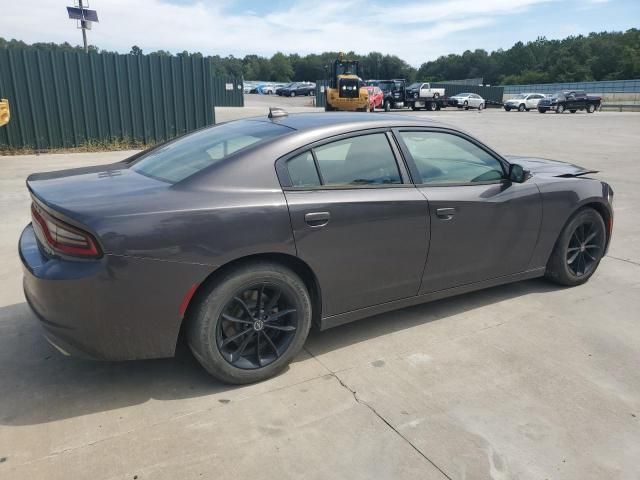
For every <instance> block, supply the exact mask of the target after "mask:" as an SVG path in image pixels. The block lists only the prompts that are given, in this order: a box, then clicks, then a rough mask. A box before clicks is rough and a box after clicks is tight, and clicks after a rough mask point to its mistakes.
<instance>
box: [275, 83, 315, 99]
mask: <svg viewBox="0 0 640 480" xmlns="http://www.w3.org/2000/svg"><path fill="white" fill-rule="evenodd" d="M276 93H278V95H282V96H283V97H299V96H303V95H307V96H311V95H315V94H316V84H315V83H311V82H296V83H293V84H291V85H288V86H286V87H283V88H282V89H277V90H276Z"/></svg>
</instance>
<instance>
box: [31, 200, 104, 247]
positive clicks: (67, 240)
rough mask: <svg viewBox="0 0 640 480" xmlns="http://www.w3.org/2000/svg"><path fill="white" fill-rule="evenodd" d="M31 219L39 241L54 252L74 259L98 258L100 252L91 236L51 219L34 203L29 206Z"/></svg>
mask: <svg viewBox="0 0 640 480" xmlns="http://www.w3.org/2000/svg"><path fill="white" fill-rule="evenodd" d="M31 218H32V219H33V226H34V228H35V229H36V234H37V236H38V238H39V239H40V241H41V242H43V243H46V244H47V245H48V246H49V247H51V248H52V249H53V250H54V251H55V252H58V253H61V254H63V255H72V256H75V257H99V256H100V250H99V249H98V246H97V245H96V242H95V240H94V239H93V237H92V236H91V235H89V234H88V233H86V232H83V231H82V230H80V229H78V228H75V227H72V226H71V225H69V224H67V223H64V222H63V221H61V220H58V219H57V218H54V217H52V216H51V215H49V214H48V213H47V212H46V211H44V210H43V209H42V208H40V207H39V206H38V205H36V204H35V203H32V204H31Z"/></svg>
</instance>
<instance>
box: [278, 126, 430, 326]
mask: <svg viewBox="0 0 640 480" xmlns="http://www.w3.org/2000/svg"><path fill="white" fill-rule="evenodd" d="M398 157H399V152H398V150H397V147H396V145H395V143H394V142H393V137H392V136H391V134H390V133H389V132H386V131H384V130H375V131H366V132H359V133H357V134H350V135H347V136H341V137H334V138H333V139H331V140H330V141H325V142H319V143H317V144H314V145H312V146H310V148H304V149H301V150H298V151H296V152H293V153H292V154H291V155H290V156H288V157H285V158H283V159H280V160H279V161H278V176H279V178H280V180H281V182H282V185H283V189H284V191H285V195H286V199H287V203H288V205H289V212H290V216H291V224H292V227H293V233H294V238H295V242H296V249H297V254H298V256H299V258H301V259H302V260H303V261H304V262H306V263H307V264H308V265H309V266H310V267H311V269H312V270H313V272H314V273H315V275H316V276H317V279H318V282H319V284H320V289H321V291H322V300H323V306H322V310H323V312H322V313H323V316H330V315H335V314H339V313H344V312H348V311H351V310H356V309H359V308H363V307H367V306H371V305H377V304H380V303H384V302H389V301H392V300H396V299H400V298H406V297H410V296H414V295H416V294H417V292H418V288H419V286H420V281H421V278H422V272H423V268H424V263H425V260H426V255H427V249H428V243H429V235H428V229H429V213H428V212H429V209H428V203H427V200H426V199H425V197H424V196H423V195H422V194H421V193H420V192H419V191H418V190H417V188H416V187H415V186H414V185H413V184H411V183H410V180H409V176H408V173H407V171H406V168H405V166H404V164H403V162H402V161H401V160H400V161H399V158H398Z"/></svg>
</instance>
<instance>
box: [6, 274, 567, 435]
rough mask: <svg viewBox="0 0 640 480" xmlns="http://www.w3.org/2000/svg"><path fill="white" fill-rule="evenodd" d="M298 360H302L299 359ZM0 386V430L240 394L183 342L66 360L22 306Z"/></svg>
mask: <svg viewBox="0 0 640 480" xmlns="http://www.w3.org/2000/svg"><path fill="white" fill-rule="evenodd" d="M557 288H558V287H555V286H553V285H551V284H549V283H546V282H544V281H542V280H530V281H526V282H519V283H515V284H510V285H504V286H501V287H495V288H491V289H488V290H483V291H479V292H474V293H471V294H467V295H463V296H458V297H453V298H450V299H445V300H440V301H437V302H433V303H430V304H423V305H418V306H415V307H410V308H406V309H403V310H399V311H396V312H390V313H386V314H382V315H378V316H375V317H371V318H368V319H365V320H361V321H359V322H355V323H352V324H349V325H344V326H341V327H337V328H333V329H330V330H327V331H324V332H319V331H312V333H311V336H310V338H309V341H308V350H309V351H310V352H311V353H312V354H313V355H320V354H325V353H327V352H331V351H332V350H337V349H340V348H344V347H346V346H348V345H352V344H356V343H359V342H363V341H366V340H369V339H371V338H375V337H377V336H380V335H386V334H389V333H392V332H397V331H401V330H404V329H407V328H411V327H414V326H416V325H420V324H424V323H427V322H433V321H436V320H446V318H447V317H449V316H453V315H457V314H460V313H464V312H467V311H471V310H474V309H477V308H481V307H483V306H485V305H488V304H492V303H495V302H499V301H502V300H507V299H510V298H515V297H520V296H523V295H527V294H530V293H537V292H544V291H550V290H554V289H557ZM306 358H308V356H307V357H306ZM304 360H305V355H302V356H301V358H300V359H298V361H304ZM283 375H287V372H285V373H283ZM280 380H281V379H280ZM0 385H1V388H2V395H1V396H0V425H36V424H41V423H48V422H53V421H56V420H61V419H67V418H73V417H79V416H83V415H87V414H92V413H98V412H103V411H109V410H114V409H117V408H122V407H127V406H131V405H137V404H142V403H145V402H147V401H149V400H150V399H154V400H179V399H185V398H195V397H202V396H206V395H212V394H216V393H218V394H219V393H221V392H230V391H231V390H233V389H236V388H242V387H233V386H229V385H224V384H221V383H219V382H217V381H215V380H213V379H212V378H211V377H209V376H208V374H207V373H206V372H205V371H204V370H203V369H202V368H201V367H200V366H199V365H198V363H197V362H196V360H195V359H194V358H193V356H192V355H191V353H190V352H189V350H188V348H187V347H186V346H185V345H184V342H180V343H179V347H178V351H177V353H176V356H175V357H174V358H169V359H162V360H145V361H134V362H92V361H85V360H79V359H74V358H69V357H65V356H63V355H61V354H60V353H58V352H57V351H55V350H54V349H53V347H51V345H49V344H48V343H47V342H46V341H45V340H44V338H43V337H42V335H41V330H40V326H39V325H38V323H37V320H36V319H35V317H34V316H33V314H32V313H31V312H30V310H29V308H28V307H27V305H26V304H25V303H19V304H15V305H9V306H5V307H0Z"/></svg>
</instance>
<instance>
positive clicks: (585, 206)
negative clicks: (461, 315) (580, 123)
mask: <svg viewBox="0 0 640 480" xmlns="http://www.w3.org/2000/svg"><path fill="white" fill-rule="evenodd" d="M589 173H593V172H592V171H589V170H587V169H584V168H581V167H577V166H575V165H570V164H566V163H562V162H556V161H552V160H542V159H533V158H523V157H507V156H502V155H500V154H498V153H497V152H495V151H493V150H492V149H491V148H489V147H488V146H486V145H484V144H482V143H481V142H479V141H478V140H476V139H475V138H473V137H471V136H470V135H468V134H466V133H464V132H461V131H460V130H457V129H455V128H453V127H450V126H447V125H444V124H440V123H437V122H433V121H431V120H423V119H419V118H414V117H410V116H403V115H391V114H381V115H365V114H357V113H318V114H300V115H291V116H287V115H286V113H285V112H274V114H273V115H270V118H267V117H264V118H253V119H247V120H241V121H237V122H230V123H226V124H221V125H217V126H213V127H209V128H205V129H202V130H199V131H197V132H194V133H191V134H189V135H186V136H184V137H182V138H179V139H176V140H173V141H171V142H168V143H166V144H164V145H160V146H158V147H156V148H152V149H150V150H148V151H146V152H143V153H141V154H138V155H135V156H133V157H131V158H129V159H127V160H124V161H122V162H119V163H116V164H113V165H109V166H96V167H90V168H80V169H74V170H66V171H61V172H52V173H41V174H34V175H31V176H30V177H29V178H28V181H27V185H28V188H29V191H30V194H31V196H32V200H33V203H32V208H31V213H32V222H31V223H30V224H29V225H28V226H27V227H26V228H25V230H24V232H23V233H22V236H21V238H20V244H19V251H20V256H21V259H22V263H23V265H24V290H25V295H26V298H27V301H28V303H29V305H30V306H31V307H32V309H33V311H34V312H35V314H36V315H37V316H38V318H39V319H40V320H41V323H42V326H43V327H44V332H45V335H46V337H47V338H48V339H49V340H50V342H51V343H52V344H53V345H55V346H56V347H57V348H58V349H59V350H60V351H61V352H63V353H65V354H72V355H82V356H88V357H92V358H97V359H107V360H127V359H137V358H156V357H166V356H172V355H173V354H174V351H175V347H176V342H177V340H178V333H179V332H180V331H181V330H183V331H184V332H185V333H186V338H187V340H188V343H189V345H190V347H191V349H192V351H193V353H194V354H195V356H196V357H197V359H198V360H199V361H200V362H201V364H202V365H203V366H204V367H205V368H206V369H207V370H208V371H209V372H210V373H211V374H212V375H214V376H215V377H216V378H218V379H220V380H222V381H225V382H230V383H247V382H254V381H258V380H262V379H265V378H268V377H270V376H272V375H275V374H276V373H278V372H280V371H281V370H283V369H284V368H285V367H286V366H287V365H288V364H289V362H290V361H291V360H292V358H293V357H294V356H295V355H296V354H297V353H298V352H299V351H300V349H301V348H302V346H303V344H304V342H305V339H306V337H307V334H308V332H309V329H310V328H311V326H312V325H316V326H317V327H318V328H320V329H325V328H329V327H334V326H336V325H340V324H343V323H345V322H350V321H353V320H357V319H360V318H363V317H367V316H370V315H374V314H378V313H382V312H386V311H390V310H393V309H398V308H403V307H407V306H410V305H415V304H418V303H422V302H428V301H431V300H435V299H439V298H443V297H449V296H451V295H456V294H462V293H465V292H470V291H472V290H477V289H481V288H485V287H490V286H495V285H500V284H504V283H507V282H513V281H518V280H524V279H529V278H534V277H540V276H546V277H547V278H549V279H550V280H552V281H555V282H557V283H559V284H562V285H570V286H573V285H579V284H581V283H584V282H586V281H587V280H588V279H589V277H591V275H593V273H594V272H595V270H596V268H597V267H598V263H599V262H600V260H601V258H602V257H603V255H604V254H605V252H606V250H607V247H608V245H609V241H610V238H611V231H612V225H613V210H612V198H613V191H612V189H611V188H610V186H609V185H608V184H607V183H605V182H603V181H600V180H596V179H594V178H591V177H589V176H588V174H589Z"/></svg>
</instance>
